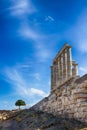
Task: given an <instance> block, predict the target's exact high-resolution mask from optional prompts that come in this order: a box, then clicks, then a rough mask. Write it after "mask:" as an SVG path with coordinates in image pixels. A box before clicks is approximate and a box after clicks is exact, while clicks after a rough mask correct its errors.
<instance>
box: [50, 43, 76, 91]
mask: <svg viewBox="0 0 87 130" xmlns="http://www.w3.org/2000/svg"><path fill="white" fill-rule="evenodd" d="M71 48H72V47H71V46H69V45H68V43H66V44H64V46H63V47H62V49H61V50H60V51H59V52H58V54H57V55H56V57H55V58H54V60H53V63H52V66H51V91H53V90H54V89H55V88H57V87H58V86H60V85H61V84H63V83H64V82H66V81H67V80H69V79H70V78H72V77H76V76H78V64H77V63H76V62H75V61H73V60H72V53H71Z"/></svg>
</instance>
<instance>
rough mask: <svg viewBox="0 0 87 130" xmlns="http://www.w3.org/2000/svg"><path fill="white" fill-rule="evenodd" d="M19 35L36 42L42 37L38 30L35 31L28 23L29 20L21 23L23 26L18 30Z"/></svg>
mask: <svg viewBox="0 0 87 130" xmlns="http://www.w3.org/2000/svg"><path fill="white" fill-rule="evenodd" d="M18 34H19V36H21V37H22V38H26V39H31V40H33V41H35V42H37V40H39V39H40V36H39V34H38V33H37V32H35V31H34V30H33V29H32V28H31V27H30V26H29V24H28V22H23V21H22V23H21V26H20V28H19V30H18Z"/></svg>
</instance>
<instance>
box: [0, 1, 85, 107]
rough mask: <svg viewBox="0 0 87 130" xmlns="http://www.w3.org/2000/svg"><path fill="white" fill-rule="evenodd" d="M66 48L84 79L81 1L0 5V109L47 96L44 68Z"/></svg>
mask: <svg viewBox="0 0 87 130" xmlns="http://www.w3.org/2000/svg"><path fill="white" fill-rule="evenodd" d="M65 42H68V43H69V44H70V45H72V46H73V49H72V53H73V59H74V60H76V61H77V63H78V64H79V74H80V75H84V74H85V73H87V61H86V59H87V0H55V1H54V0H8V1H7V0H0V102H1V103H0V104H1V105H0V109H15V108H16V107H15V105H14V104H15V101H16V100H18V99H23V100H25V101H26V103H27V106H26V107H29V106H31V105H33V104H35V103H36V102H38V101H39V100H41V99H42V98H44V97H46V96H47V95H48V94H49V92H50V66H51V64H52V60H53V58H54V57H55V55H56V53H57V52H58V50H59V49H60V48H61V47H62V45H63V44H64V43H65Z"/></svg>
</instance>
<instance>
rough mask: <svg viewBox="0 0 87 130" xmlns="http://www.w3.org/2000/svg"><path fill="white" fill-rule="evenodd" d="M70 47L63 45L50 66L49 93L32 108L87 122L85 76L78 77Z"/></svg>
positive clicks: (86, 83) (86, 84)
mask: <svg viewBox="0 0 87 130" xmlns="http://www.w3.org/2000/svg"><path fill="white" fill-rule="evenodd" d="M71 48H72V47H71V46H69V45H68V44H64V46H63V47H62V49H61V50H60V51H59V52H58V54H57V55H56V57H55V58H54V60H53V62H52V66H51V92H50V94H49V96H48V97H46V98H44V99H43V100H41V101H40V102H39V103H37V104H36V105H35V106H33V107H34V109H36V110H41V111H44V112H47V113H52V114H54V115H61V116H63V117H64V116H65V117H69V118H75V119H78V120H80V121H84V122H87V74H85V75H84V76H82V77H80V76H78V64H77V63H76V62H75V61H73V60H72V54H71Z"/></svg>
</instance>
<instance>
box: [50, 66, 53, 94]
mask: <svg viewBox="0 0 87 130" xmlns="http://www.w3.org/2000/svg"><path fill="white" fill-rule="evenodd" d="M50 68H51V91H52V90H53V66H51V67H50Z"/></svg>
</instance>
